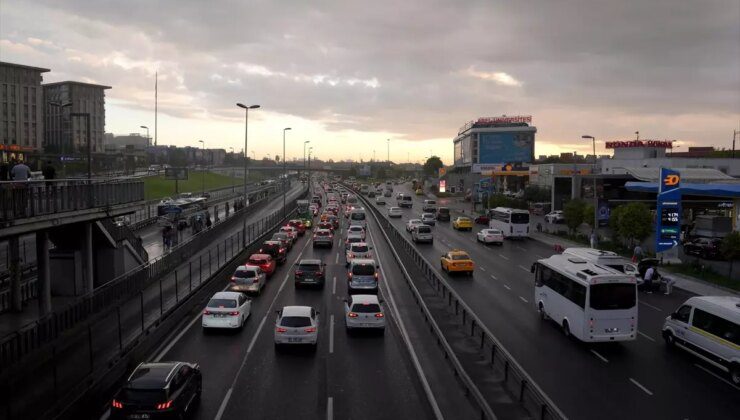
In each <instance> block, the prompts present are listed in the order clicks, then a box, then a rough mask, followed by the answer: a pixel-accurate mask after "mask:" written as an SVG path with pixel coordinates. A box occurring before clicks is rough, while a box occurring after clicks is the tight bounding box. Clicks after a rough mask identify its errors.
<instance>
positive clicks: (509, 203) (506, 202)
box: [488, 194, 529, 210]
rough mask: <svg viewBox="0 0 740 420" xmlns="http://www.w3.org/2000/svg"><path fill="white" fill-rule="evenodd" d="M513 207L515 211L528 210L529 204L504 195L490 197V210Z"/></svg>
mask: <svg viewBox="0 0 740 420" xmlns="http://www.w3.org/2000/svg"><path fill="white" fill-rule="evenodd" d="M494 207H511V208H513V209H522V210H527V209H528V208H529V206H528V205H527V202H526V201H524V200H521V199H518V198H511V197H507V196H505V195H503V194H494V195H492V196H490V197H488V208H494Z"/></svg>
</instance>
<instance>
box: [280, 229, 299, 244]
mask: <svg viewBox="0 0 740 420" xmlns="http://www.w3.org/2000/svg"><path fill="white" fill-rule="evenodd" d="M280 232H282V233H286V234H287V235H288V236H289V237H290V242H291V243H293V244H294V243H295V242H296V241H297V240H298V229H296V228H294V227H293V226H289V225H288V226H282V227H281V228H280Z"/></svg>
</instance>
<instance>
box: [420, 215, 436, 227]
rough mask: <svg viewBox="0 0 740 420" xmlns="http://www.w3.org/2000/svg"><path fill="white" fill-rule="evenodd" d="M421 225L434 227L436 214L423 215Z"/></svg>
mask: <svg viewBox="0 0 740 420" xmlns="http://www.w3.org/2000/svg"><path fill="white" fill-rule="evenodd" d="M421 223H424V224H425V225H429V226H434V225H435V224H436V222H435V217H434V213H422V214H421Z"/></svg>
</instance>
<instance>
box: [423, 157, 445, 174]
mask: <svg viewBox="0 0 740 420" xmlns="http://www.w3.org/2000/svg"><path fill="white" fill-rule="evenodd" d="M444 166H445V165H444V163H442V159H440V158H439V156H432V157H430V158H429V159H427V161H426V162H425V163H424V168H423V170H424V174H425V175H427V176H437V174H438V171H439V168H442V167H444Z"/></svg>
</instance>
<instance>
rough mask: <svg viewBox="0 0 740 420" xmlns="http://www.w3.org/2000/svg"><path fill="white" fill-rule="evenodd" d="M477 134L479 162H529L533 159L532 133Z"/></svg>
mask: <svg viewBox="0 0 740 420" xmlns="http://www.w3.org/2000/svg"><path fill="white" fill-rule="evenodd" d="M478 136H479V150H480V152H479V153H480V154H479V156H480V158H479V159H478V162H480V163H481V164H492V163H501V164H503V163H515V162H524V163H530V162H532V161H533V159H534V133H531V132H508V133H506V132H504V133H480V134H479V135H478Z"/></svg>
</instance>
